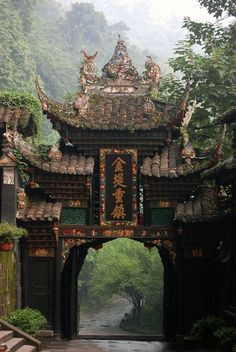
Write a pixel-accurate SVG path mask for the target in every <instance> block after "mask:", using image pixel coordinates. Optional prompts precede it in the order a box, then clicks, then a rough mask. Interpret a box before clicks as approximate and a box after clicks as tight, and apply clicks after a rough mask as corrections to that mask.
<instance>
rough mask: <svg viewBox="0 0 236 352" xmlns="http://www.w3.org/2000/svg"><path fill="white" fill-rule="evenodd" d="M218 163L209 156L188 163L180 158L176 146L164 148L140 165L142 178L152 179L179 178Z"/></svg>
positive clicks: (179, 151)
mask: <svg viewBox="0 0 236 352" xmlns="http://www.w3.org/2000/svg"><path fill="white" fill-rule="evenodd" d="M217 162H218V158H217V157H216V155H214V154H211V155H209V156H208V157H205V158H202V159H198V158H193V159H188V162H187V161H186V160H185V159H184V158H182V156H181V149H180V147H179V145H177V144H170V145H166V146H164V148H163V149H162V151H161V152H160V153H158V152H157V153H156V154H155V155H154V157H152V158H150V157H148V158H145V159H144V161H143V164H142V171H141V172H142V174H143V175H144V176H154V177H169V178H174V177H179V176H181V175H184V176H185V175H188V174H193V173H195V172H202V171H204V170H206V169H208V168H209V167H212V166H213V165H215V164H216V163H217Z"/></svg>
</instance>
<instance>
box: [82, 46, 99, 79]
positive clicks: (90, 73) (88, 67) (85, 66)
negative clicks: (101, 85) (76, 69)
mask: <svg viewBox="0 0 236 352" xmlns="http://www.w3.org/2000/svg"><path fill="white" fill-rule="evenodd" d="M81 53H82V54H83V56H84V61H83V63H82V66H81V67H80V83H81V84H82V85H86V84H89V83H90V84H91V83H92V84H93V83H96V82H97V79H98V78H97V76H96V64H95V62H94V60H95V58H96V56H97V54H98V52H97V51H96V52H95V54H93V55H88V53H87V52H86V51H85V50H81Z"/></svg>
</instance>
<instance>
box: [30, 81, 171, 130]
mask: <svg viewBox="0 0 236 352" xmlns="http://www.w3.org/2000/svg"><path fill="white" fill-rule="evenodd" d="M36 87H37V91H38V96H39V99H40V101H41V105H42V109H43V110H44V112H45V113H47V114H48V117H49V118H51V119H52V121H53V122H55V121H57V120H58V121H61V122H63V123H65V124H67V125H70V126H74V127H77V128H83V129H85V128H89V129H93V130H130V131H133V130H150V129H155V128H158V127H159V126H160V125H166V124H167V123H168V119H169V117H168V110H167V108H164V109H163V111H158V110H157V108H156V107H155V104H154V103H153V102H151V101H150V100H149V99H148V97H147V96H145V95H132V94H130V95H129V94H127V95H122V94H121V95H119V94H118V95H116V94H113V95H112V94H107V93H98V92H94V93H91V94H90V96H89V98H88V104H87V107H86V111H83V113H80V112H79V111H78V110H76V109H75V107H74V104H72V103H69V104H68V103H67V104H63V103H59V102H56V101H53V100H52V99H50V98H48V97H47V96H46V94H45V93H44V92H43V91H42V89H41V88H40V86H39V84H38V83H37V82H36ZM148 104H149V106H151V109H150V110H151V111H149V112H147V105H148Z"/></svg>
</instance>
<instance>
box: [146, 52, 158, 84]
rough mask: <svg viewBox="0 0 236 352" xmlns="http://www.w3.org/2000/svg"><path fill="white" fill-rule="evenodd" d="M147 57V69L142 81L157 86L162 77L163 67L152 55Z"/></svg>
mask: <svg viewBox="0 0 236 352" xmlns="http://www.w3.org/2000/svg"><path fill="white" fill-rule="evenodd" d="M147 58H148V60H147V61H146V62H145V68H146V71H144V72H143V77H142V81H143V82H144V83H150V84H152V85H154V87H157V86H158V84H159V81H160V78H161V68H160V66H159V65H158V64H157V63H156V62H155V61H154V60H153V59H152V57H151V56H147ZM154 87H153V88H154Z"/></svg>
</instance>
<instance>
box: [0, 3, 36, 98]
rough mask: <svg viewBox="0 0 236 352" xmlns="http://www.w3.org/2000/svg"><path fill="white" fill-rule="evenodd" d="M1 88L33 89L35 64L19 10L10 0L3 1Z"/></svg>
mask: <svg viewBox="0 0 236 352" xmlns="http://www.w3.org/2000/svg"><path fill="white" fill-rule="evenodd" d="M0 62H1V66H0V89H2V90H4V89H8V90H9V89H13V90H18V91H19V90H24V91H31V90H32V89H33V88H34V75H35V66H34V62H33V60H32V57H31V52H30V47H29V44H28V41H27V37H26V35H25V32H24V28H23V22H22V19H21V17H20V13H19V11H18V10H17V9H16V8H15V7H14V4H13V3H12V2H11V1H10V0H2V1H1V11H0Z"/></svg>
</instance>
